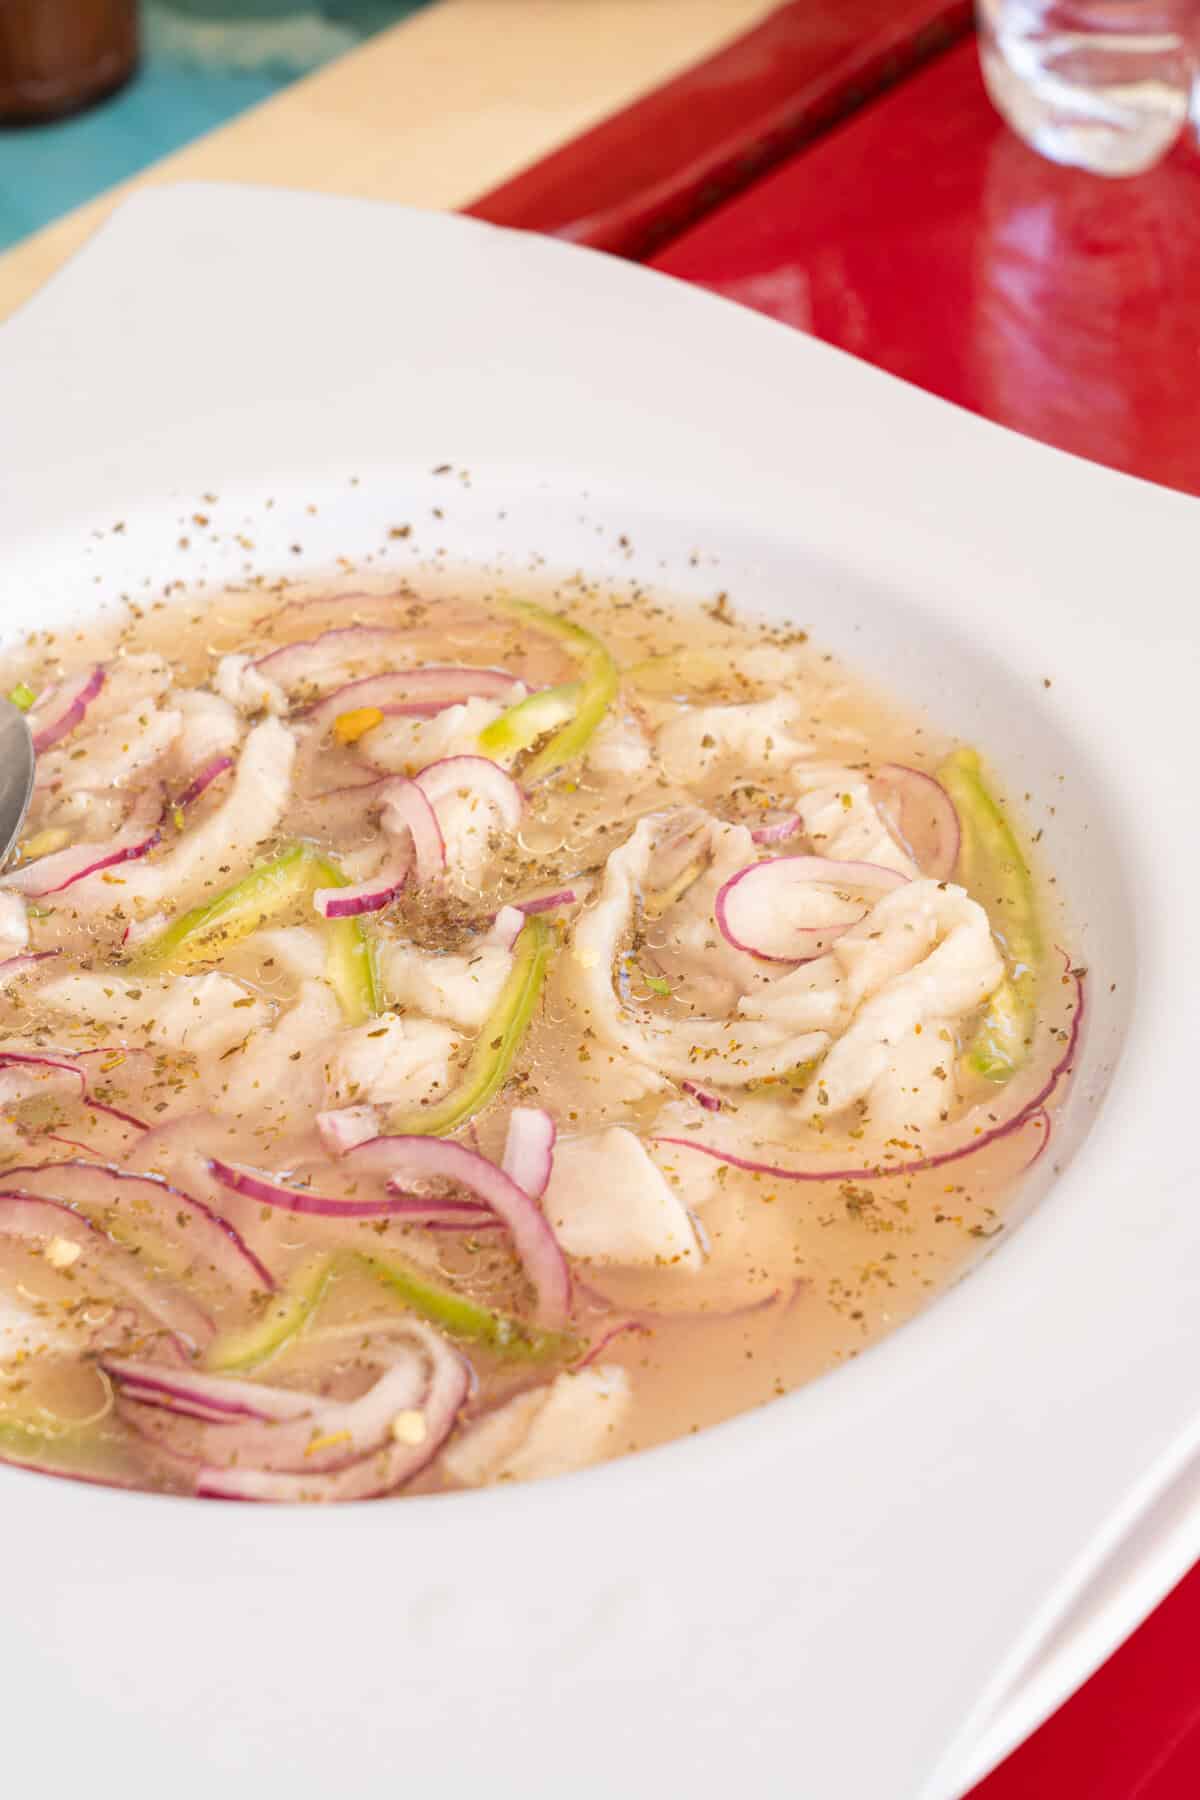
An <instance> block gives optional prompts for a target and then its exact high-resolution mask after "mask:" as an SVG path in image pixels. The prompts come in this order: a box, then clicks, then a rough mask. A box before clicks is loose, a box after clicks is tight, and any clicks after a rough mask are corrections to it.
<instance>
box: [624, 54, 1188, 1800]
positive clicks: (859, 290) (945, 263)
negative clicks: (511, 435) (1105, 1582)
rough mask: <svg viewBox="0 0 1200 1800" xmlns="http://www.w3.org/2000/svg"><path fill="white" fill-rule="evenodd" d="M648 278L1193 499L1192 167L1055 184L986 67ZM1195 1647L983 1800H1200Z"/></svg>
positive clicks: (1082, 1717) (993, 1782) (1140, 1647)
mask: <svg viewBox="0 0 1200 1800" xmlns="http://www.w3.org/2000/svg"><path fill="white" fill-rule="evenodd" d="M656 266H657V267H659V268H662V269H665V270H668V271H670V272H671V273H672V274H675V275H680V276H683V277H685V278H686V279H688V280H690V281H694V282H697V283H699V284H700V285H702V286H705V287H708V288H711V289H713V290H715V291H716V292H718V293H722V294H726V295H729V296H730V297H732V298H734V299H737V300H740V301H742V302H743V303H744V304H746V305H749V306H754V307H757V308H758V309H759V310H760V311H762V312H765V313H770V314H772V315H774V316H775V317H776V318H779V319H782V320H784V321H786V322H787V323H788V324H791V325H795V326H798V327H799V328H800V329H801V330H804V331H808V332H812V333H814V334H815V335H816V336H818V337H821V338H825V339H826V340H827V341H828V342H830V343H833V344H837V345H839V346H841V348H843V349H845V350H849V351H852V352H853V353H854V354H855V355H858V356H861V357H863V358H864V359H866V360H867V361H869V362H872V363H875V364H877V365H878V366H879V367H881V368H884V369H888V370H890V371H891V372H892V373H894V374H896V375H899V376H902V377H903V378H904V379H906V380H908V381H912V382H915V383H917V384H918V385H920V386H921V387H924V388H928V389H930V390H931V391H932V392H934V393H936V394H941V395H943V396H944V397H945V398H946V399H948V400H953V401H956V402H957V403H958V404H959V405H962V406H966V407H969V408H970V409H971V410H972V411H974V412H978V413H982V414H983V415H985V416H986V417H988V418H991V419H995V420H997V421H998V422H1000V423H1001V424H1004V425H1008V426H1011V427H1013V428H1014V429H1016V430H1018V431H1023V432H1026V433H1028V434H1029V435H1030V436H1032V437H1036V438H1040V439H1042V440H1043V441H1044V442H1046V443H1049V444H1054V445H1056V446H1058V447H1059V448H1060V449H1064V450H1070V451H1073V452H1075V453H1076V454H1078V455H1081V456H1088V457H1091V458H1093V459H1094V460H1096V461H1098V462H1102V463H1107V464H1109V465H1110V466H1112V467H1113V468H1117V469H1122V470H1125V471H1126V472H1128V473H1130V474H1133V475H1139V476H1142V477H1145V478H1147V479H1149V480H1153V481H1159V482H1163V483H1165V484H1166V485H1168V486H1171V487H1176V488H1180V489H1183V490H1184V491H1186V492H1190V493H1194V494H1200V304H1198V302H1197V295H1198V294H1200V156H1197V154H1196V152H1195V151H1194V150H1192V149H1188V148H1187V147H1181V148H1180V149H1179V150H1177V151H1176V152H1175V153H1174V154H1173V155H1172V157H1171V158H1170V159H1169V160H1168V162H1167V163H1165V164H1163V165H1162V166H1161V167H1160V168H1159V169H1157V170H1155V171H1153V172H1152V173H1150V174H1149V175H1146V176H1141V177H1138V178H1136V179H1135V180H1132V181H1127V182H1120V183H1110V182H1105V181H1102V180H1099V179H1096V178H1094V177H1089V176H1086V175H1082V174H1079V173H1077V172H1075V171H1072V170H1065V169H1059V168H1056V167H1054V166H1053V165H1051V164H1047V163H1045V162H1043V161H1041V160H1040V159H1039V158H1037V157H1036V156H1034V155H1033V154H1032V152H1030V151H1029V150H1027V149H1026V148H1025V146H1024V145H1022V144H1021V143H1019V142H1018V141H1017V140H1016V139H1015V138H1014V137H1013V136H1011V134H1010V133H1009V132H1008V131H1007V130H1006V129H1005V128H1004V126H1003V125H1002V124H1001V122H1000V120H999V119H998V118H997V116H996V115H995V114H994V113H993V111H992V110H991V108H990V107H989V105H988V103H987V100H986V98H985V96H984V93H983V89H982V85H981V82H980V80H979V75H978V69H977V66H976V59H975V53H974V46H973V44H970V43H967V44H964V45H963V46H962V47H961V48H957V49H954V50H952V51H949V52H947V53H946V54H945V55H942V56H940V57H938V58H937V59H936V60H935V61H934V62H932V63H930V64H929V65H928V66H927V67H925V68H924V69H923V70H921V71H920V72H919V73H916V74H913V75H911V76H910V77H909V78H908V79H907V80H906V81H904V82H903V83H901V85H900V86H899V87H898V88H895V89H893V90H892V91H891V92H890V93H888V94H887V95H885V96H884V97H882V98H880V99H878V100H876V101H874V102H873V103H872V104H869V105H867V106H866V107H864V109H863V110H862V111H861V112H859V113H858V114H857V115H856V116H855V117H854V118H852V119H851V120H849V121H848V122H847V123H846V124H844V125H842V126H841V127H839V128H838V129H837V130H835V131H833V132H831V133H830V134H829V135H828V136H827V137H826V138H824V139H823V140H822V142H820V143H819V144H817V145H815V146H813V147H810V148H809V149H807V150H806V151H804V152H803V153H802V154H799V155H797V156H794V157H793V158H792V159H791V160H790V161H789V162H787V163H785V164H784V165H782V166H781V167H780V168H779V169H778V170H776V171H775V172H774V173H773V174H771V175H769V176H767V177H765V178H764V179H762V180H760V181H759V182H758V183H757V184H756V185H755V186H754V187H753V188H751V189H750V190H749V191H748V192H747V193H745V194H743V195H742V196H740V197H739V198H738V199H735V200H733V201H731V202H729V203H728V204H727V205H725V206H724V207H722V208H721V209H719V210H718V211H716V212H715V213H712V214H710V215H709V217H708V218H707V219H706V220H705V221H704V223H702V224H701V225H699V226H697V227H696V228H695V229H693V230H692V231H690V232H688V233H687V234H686V235H684V236H683V237H681V238H679V239H677V240H676V242H675V243H674V244H672V245H671V247H670V248H669V249H668V250H667V251H665V252H664V253H663V254H662V255H661V256H659V257H658V258H657V259H656ZM997 504H1002V496H998V497H997ZM1014 529H1019V521H1014ZM1180 579H1181V580H1185V581H1187V580H1191V579H1192V571H1191V570H1190V569H1189V570H1180ZM1143 598H1144V599H1146V600H1149V596H1146V597H1143V596H1138V595H1131V596H1130V599H1131V601H1132V602H1134V603H1135V604H1137V603H1138V602H1139V601H1141V600H1143ZM1197 1646H1200V1568H1198V1569H1197V1570H1194V1571H1193V1573H1192V1574H1191V1575H1190V1576H1189V1577H1188V1578H1187V1580H1186V1581H1184V1582H1183V1583H1181V1584H1180V1586H1179V1587H1178V1588H1177V1589H1176V1590H1175V1592H1174V1593H1173V1594H1172V1595H1171V1596H1170V1597H1169V1598H1168V1599H1167V1600H1166V1601H1165V1602H1164V1603H1163V1605H1162V1606H1160V1607H1159V1608H1158V1610H1157V1612H1155V1613H1154V1614H1153V1615H1152V1616H1151V1618H1150V1619H1148V1620H1147V1621H1146V1623H1145V1624H1144V1625H1143V1626H1142V1627H1141V1629H1140V1630H1139V1631H1138V1632H1136V1633H1135V1635H1134V1636H1133V1637H1132V1638H1131V1639H1130V1640H1129V1642H1128V1643H1127V1644H1125V1645H1124V1646H1123V1647H1122V1648H1121V1649H1120V1650H1119V1651H1118V1652H1117V1653H1116V1655H1115V1656H1113V1657H1112V1658H1111V1659H1110V1661H1109V1662H1108V1663H1106V1664H1105V1666H1104V1667H1103V1668H1102V1669H1101V1670H1100V1671H1099V1672H1098V1673H1097V1674H1096V1675H1095V1676H1093V1678H1092V1679H1091V1681H1089V1682H1088V1683H1087V1685H1086V1686H1085V1687H1084V1688H1083V1689H1081V1691H1080V1692H1079V1693H1078V1694H1076V1695H1075V1696H1074V1697H1073V1698H1072V1699H1071V1700H1070V1701H1068V1702H1067V1704H1066V1705H1065V1706H1063V1707H1062V1708H1061V1709H1060V1711H1059V1712H1058V1713H1056V1714H1055V1715H1054V1717H1053V1718H1052V1719H1050V1720H1049V1721H1048V1722H1047V1723H1046V1724H1045V1725H1044V1726H1043V1727H1042V1728H1041V1730H1040V1731H1038V1732H1037V1733H1035V1735H1034V1736H1033V1737H1032V1738H1031V1739H1030V1740H1029V1741H1028V1743H1026V1744H1024V1745H1022V1747H1021V1748H1020V1749H1019V1750H1018V1751H1016V1752H1015V1753H1014V1755H1013V1756H1011V1757H1010V1758H1009V1759H1008V1761H1007V1762H1005V1763H1004V1764H1002V1765H1001V1767H1000V1768H999V1769H997V1770H996V1771H995V1772H994V1773H993V1774H992V1775H991V1776H989V1777H988V1779H987V1780H986V1781H984V1782H983V1783H982V1784H981V1785H980V1787H978V1788H977V1789H976V1790H975V1794H974V1796H973V1800H1197V1796H1200V1654H1198V1650H1197Z"/></svg>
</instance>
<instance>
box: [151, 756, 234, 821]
mask: <svg viewBox="0 0 1200 1800" xmlns="http://www.w3.org/2000/svg"><path fill="white" fill-rule="evenodd" d="M232 768H233V758H232V756H214V757H213V759H212V761H211V762H207V763H205V765H204V767H203V768H202V769H200V770H198V771H197V773H196V774H195V775H193V776H192V779H191V780H190V781H189V782H188V784H187V786H186V787H185V788H184V790H183V792H182V794H180V795H179V797H178V799H177V800H176V801H175V802H174V804H173V806H171V807H168V808H167V811H168V812H172V811H174V809H175V807H179V808H181V809H183V810H185V811H186V809H187V808H188V807H189V806H192V805H193V804H194V803H195V802H196V801H197V800H198V799H199V798H200V796H201V794H202V793H204V791H205V789H206V788H210V787H211V786H212V784H213V782H214V781H216V780H218V779H219V778H220V777H221V776H222V775H225V774H227V773H228V771H229V770H230V769H232Z"/></svg>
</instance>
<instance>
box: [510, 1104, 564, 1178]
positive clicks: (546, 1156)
mask: <svg viewBox="0 0 1200 1800" xmlns="http://www.w3.org/2000/svg"><path fill="white" fill-rule="evenodd" d="M557 1136H558V1128H557V1126H556V1125H555V1123H554V1120H553V1119H552V1118H551V1117H550V1114H549V1113H548V1112H546V1111H545V1110H544V1108H542V1107H540V1106H514V1107H513V1109H512V1112H511V1113H510V1114H509V1116H508V1136H507V1137H506V1138H505V1140H504V1155H503V1156H502V1157H501V1159H500V1167H501V1169H502V1170H503V1171H504V1173H505V1174H506V1175H507V1176H508V1179H509V1180H510V1181H515V1182H516V1184H517V1186H518V1187H519V1188H523V1189H524V1191H525V1192H526V1193H527V1194H530V1195H532V1197H533V1199H535V1200H540V1199H541V1197H542V1195H543V1194H544V1193H545V1191H546V1189H547V1187H548V1186H549V1184H550V1171H551V1170H552V1168H553V1167H554V1140H555V1138H556V1137H557Z"/></svg>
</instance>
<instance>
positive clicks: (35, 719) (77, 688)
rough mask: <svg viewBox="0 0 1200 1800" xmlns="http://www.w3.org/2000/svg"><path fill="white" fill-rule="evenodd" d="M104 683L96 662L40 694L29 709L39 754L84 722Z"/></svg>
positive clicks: (34, 744) (31, 729)
mask: <svg viewBox="0 0 1200 1800" xmlns="http://www.w3.org/2000/svg"><path fill="white" fill-rule="evenodd" d="M103 686H104V670H103V669H102V668H101V666H100V664H99V663H96V664H94V665H93V667H92V668H90V669H85V670H84V671H83V672H82V674H79V675H71V676H68V677H67V679H66V680H65V681H59V682H56V683H55V684H54V686H53V687H52V688H49V689H48V690H47V691H46V693H44V694H42V695H40V696H39V698H38V699H37V701H36V702H35V703H34V705H33V706H32V707H31V708H30V711H29V729H30V731H31V732H32V733H33V747H34V749H35V750H36V751H37V753H38V755H39V756H41V755H42V753H43V751H46V750H49V748H50V746H51V744H57V743H58V741H59V739H60V738H65V737H66V736H67V734H68V733H69V732H72V731H74V729H75V727H76V726H77V725H79V724H81V723H82V720H83V715H84V714H85V713H86V711H87V709H88V707H89V706H90V705H91V704H92V701H93V700H94V699H95V698H96V696H97V695H98V694H99V692H100V690H101V688H102V687H103Z"/></svg>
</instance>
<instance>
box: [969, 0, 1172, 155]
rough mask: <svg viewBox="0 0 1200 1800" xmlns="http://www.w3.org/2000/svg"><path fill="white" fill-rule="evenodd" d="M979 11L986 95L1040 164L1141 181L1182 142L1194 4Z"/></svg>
mask: <svg viewBox="0 0 1200 1800" xmlns="http://www.w3.org/2000/svg"><path fill="white" fill-rule="evenodd" d="M976 11H977V14H978V22H979V57H980V63H981V65H982V69H983V78H984V81H985V82H986V83H987V88H988V92H989V93H990V95H991V97H992V99H993V101H994V102H995V104H996V106H997V107H998V108H999V110H1000V112H1001V113H1003V115H1004V117H1005V118H1006V119H1007V120H1008V122H1009V124H1010V125H1011V126H1012V128H1013V130H1014V131H1016V132H1017V133H1018V135H1019V136H1021V137H1023V138H1024V139H1025V142H1026V143H1027V144H1031V145H1032V146H1033V148H1034V149H1035V150H1040V151H1041V153H1042V155H1043V156H1048V157H1050V158H1051V159H1052V160H1053V161H1054V162H1060V163H1072V164H1074V165H1075V166H1076V167H1078V168H1081V169H1090V170H1091V171H1092V172H1093V173H1094V174H1097V175H1137V174H1139V173H1140V172H1141V171H1142V170H1143V169H1148V168H1150V167H1152V165H1153V164H1154V163H1156V162H1158V161H1159V159H1160V158H1161V157H1163V156H1165V155H1166V153H1167V151H1168V150H1169V149H1170V148H1171V145H1172V144H1173V143H1174V142H1175V140H1176V139H1177V138H1178V137H1179V135H1180V133H1181V132H1182V130H1183V128H1184V126H1185V124H1186V123H1187V117H1188V110H1189V106H1190V103H1191V94H1192V83H1193V78H1194V73H1195V64H1196V56H1197V51H1198V49H1200V0H977V6H976Z"/></svg>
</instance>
